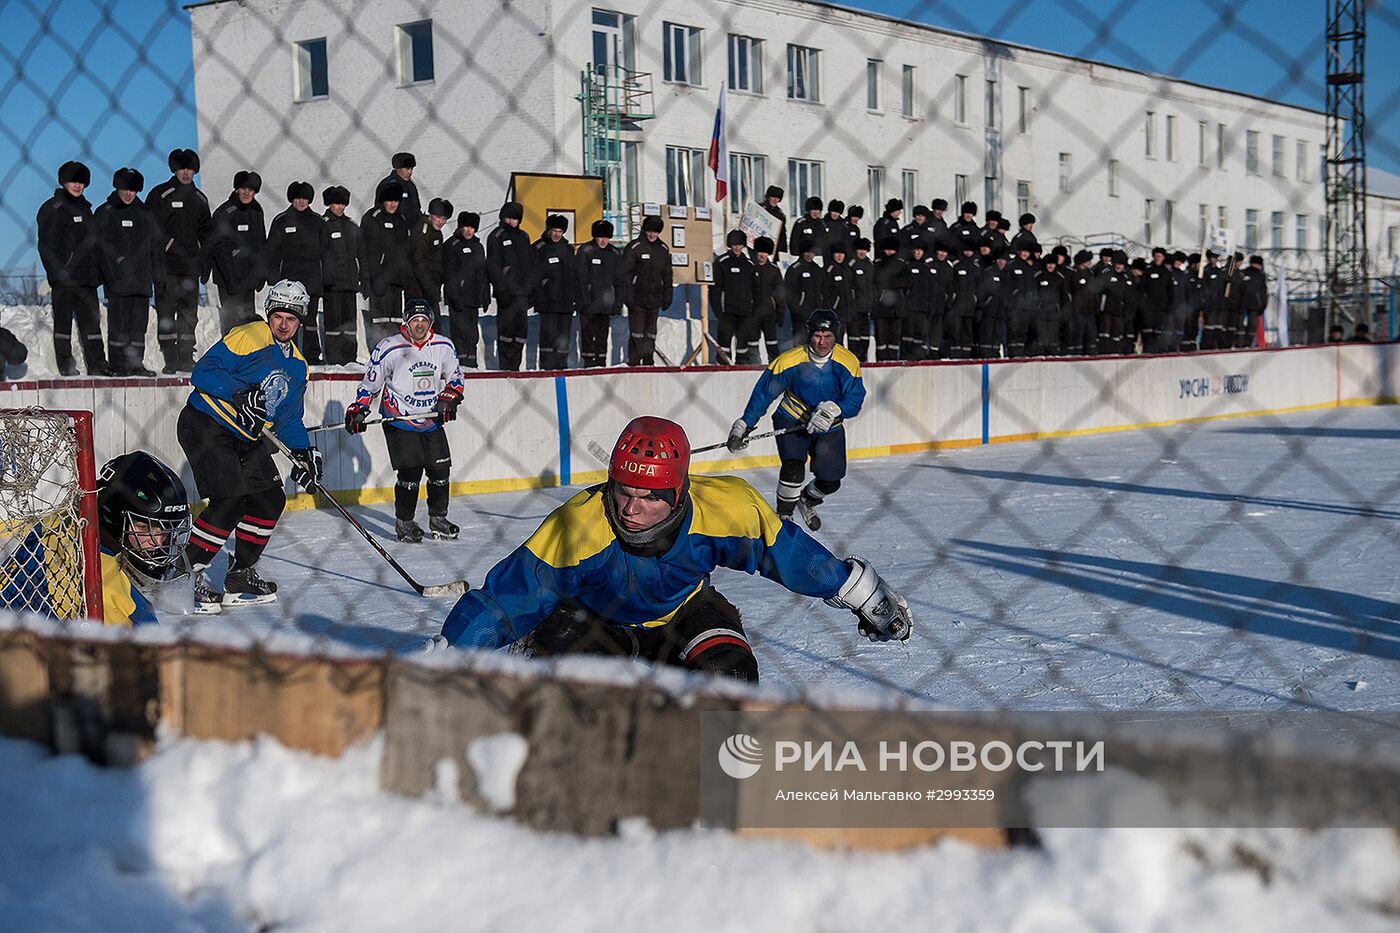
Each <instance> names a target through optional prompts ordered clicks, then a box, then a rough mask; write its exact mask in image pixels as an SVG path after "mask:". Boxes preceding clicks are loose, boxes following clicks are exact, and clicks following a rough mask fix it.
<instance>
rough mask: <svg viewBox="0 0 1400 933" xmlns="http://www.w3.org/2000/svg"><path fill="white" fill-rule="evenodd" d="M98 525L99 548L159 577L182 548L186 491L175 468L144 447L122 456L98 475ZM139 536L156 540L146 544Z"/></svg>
mask: <svg viewBox="0 0 1400 933" xmlns="http://www.w3.org/2000/svg"><path fill="white" fill-rule="evenodd" d="M138 522H139V523H141V524H140V526H139V527H138V526H137V524H136V523H138ZM97 527H98V532H99V535H100V537H101V540H102V545H103V547H105V548H106V549H107V550H109V551H111V552H112V553H114V554H116V555H118V556H119V557H121V558H123V559H124V560H125V561H126V562H127V563H128V564H129V565H130V566H132V567H134V568H135V569H136V570H137V571H139V572H140V573H142V574H144V575H145V576H147V577H150V578H152V579H155V580H159V579H162V578H164V577H165V576H166V575H167V574H168V573H169V572H170V570H171V569H172V568H174V567H175V566H176V564H177V562H178V561H179V559H180V558H181V557H182V556H183V555H184V552H185V543H186V539H187V538H188V537H189V532H190V497H189V493H187V492H186V491H185V484H184V483H183V482H181V481H180V477H179V476H177V475H176V474H175V471H174V470H172V469H170V467H168V466H166V465H165V464H164V463H162V462H161V461H160V460H158V459H156V458H155V457H153V456H151V455H150V454H148V453H146V452H145V451H144V450H134V451H132V452H131V453H129V454H122V455H121V456H120V457H117V458H115V459H113V460H109V461H107V463H106V464H104V465H103V467H102V471H101V472H100V473H99V474H98V476H97ZM142 538H154V539H155V541H154V543H150V544H145V543H142V541H141V539H142Z"/></svg>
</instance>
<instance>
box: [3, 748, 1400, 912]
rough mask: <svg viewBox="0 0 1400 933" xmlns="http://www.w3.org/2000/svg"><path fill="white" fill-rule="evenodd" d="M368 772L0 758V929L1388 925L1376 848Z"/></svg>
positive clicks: (1383, 862) (1399, 908)
mask: <svg viewBox="0 0 1400 933" xmlns="http://www.w3.org/2000/svg"><path fill="white" fill-rule="evenodd" d="M379 754H380V750H379V746H378V744H377V743H372V744H370V745H368V746H366V747H363V748H360V749H357V750H354V751H352V752H350V753H349V754H347V755H346V756H344V757H343V758H342V759H340V760H327V759H322V758H315V757H312V756H309V755H304V754H300V753H295V752H291V751H288V750H286V749H284V748H282V747H281V746H279V745H277V744H276V743H275V742H272V741H271V740H267V739H260V740H257V741H254V742H251V743H239V744H223V743H216V742H196V741H192V740H187V739H185V740H171V741H166V742H164V743H163V744H162V746H161V748H160V749H159V751H158V753H157V754H156V755H154V756H153V757H152V758H151V759H149V760H148V761H146V762H145V763H144V764H142V765H140V766H139V767H137V768H134V769H131V770H115V769H114V770H99V769H95V768H93V767H91V766H90V765H88V764H87V763H86V762H85V761H84V760H82V759H80V758H76V757H62V758H51V757H49V756H48V755H47V754H46V753H45V752H43V751H42V750H41V749H40V748H39V747H38V746H36V745H31V744H28V743H24V742H16V741H10V740H0V826H3V827H4V831H3V832H2V833H0V929H4V930H15V931H20V930H23V931H38V930H63V931H69V933H81V931H102V933H127V931H147V930H162V931H185V930H190V931H193V930H200V931H233V930H258V931H276V933H293V931H321V930H337V931H362V930H363V931H382V930H412V931H415V933H431V931H435V930H454V931H457V930H473V931H474V930H491V931H515V930H573V931H593V930H598V931H632V930H638V931H640V930H656V929H663V928H664V929H666V930H668V931H671V933H685V931H691V930H695V931H705V933H715V931H727V930H736V931H737V930H763V931H765V933H782V931H788V930H792V931H813V930H876V929H888V930H927V929H931V928H932V927H933V926H934V925H935V924H937V926H938V927H939V928H941V929H957V930H960V931H966V933H978V931H996V933H1002V931H1007V930H1022V931H1032V930H1036V931H1039V930H1045V931H1051V930H1054V931H1061V930H1105V931H1107V930H1112V931H1115V933H1132V931H1153V933H1169V931H1191V933H1199V931H1209V930H1222V931H1231V933H1234V931H1239V930H1283V929H1290V930H1309V931H1318V933H1321V931H1328V930H1338V931H1342V930H1345V931H1348V933H1366V931H1371V930H1393V929H1395V924H1396V916H1397V914H1400V842H1398V841H1397V835H1396V834H1395V832H1393V831H1391V830H1348V831H1330V832H1326V833H1321V834H1308V833H1304V832H1301V831H1297V830H1264V831H1249V832H1244V831H1213V832H1205V831H1196V830H1085V829H1080V830H1052V831H1046V832H1045V833H1044V834H1043V840H1042V841H1043V848H1041V849H1035V848H1020V849H1013V850H1010V851H992V852H989V851H983V850H977V849H973V848H969V847H967V846H965V845H963V844H960V843H944V844H940V845H937V846H934V847H930V848H925V849H922V850H917V851H911V852H904V853H869V852H822V851H815V850H811V849H808V848H806V847H804V846H802V845H799V844H796V843H787V842H778V841H768V840H763V841H760V840H754V839H744V838H736V837H734V836H731V835H729V834H728V833H724V832H718V831H706V830H685V831H671V832H663V833H656V832H653V831H651V830H649V829H648V828H646V827H644V826H631V827H629V828H628V831H627V832H624V833H623V834H622V835H621V836H619V837H613V838H597V839H593V838H588V839H586V838H578V837H573V836H567V835H560V834H548V833H537V832H533V831H530V830H527V829H523V828H521V827H519V826H518V825H515V824H512V823H511V822H509V821H507V820H502V819H496V818H492V817H488V816H484V815H480V814H477V813H474V812H472V811H471V810H470V809H468V808H467V807H465V806H462V805H460V804H457V803H455V802H452V801H450V800H446V799H443V798H440V797H430V798H428V799H424V800H408V799H403V798H397V797H392V796H389V795H385V794H382V793H380V792H379V791H377V790H376V784H377V774H378V757H379ZM935 918H937V919H936V920H935Z"/></svg>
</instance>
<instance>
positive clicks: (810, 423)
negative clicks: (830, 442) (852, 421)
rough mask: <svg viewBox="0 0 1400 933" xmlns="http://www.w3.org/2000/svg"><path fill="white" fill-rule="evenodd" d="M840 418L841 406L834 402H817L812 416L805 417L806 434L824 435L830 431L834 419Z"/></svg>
mask: <svg viewBox="0 0 1400 933" xmlns="http://www.w3.org/2000/svg"><path fill="white" fill-rule="evenodd" d="M840 417H841V406H840V405H837V404H836V403H835V402H819V403H818V404H817V407H816V408H813V409H812V414H811V415H809V416H808V417H807V433H808V434H825V433H826V432H827V431H830V430H831V426H832V425H833V424H835V423H836V419H837V418H840Z"/></svg>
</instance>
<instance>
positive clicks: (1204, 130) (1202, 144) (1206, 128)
mask: <svg viewBox="0 0 1400 933" xmlns="http://www.w3.org/2000/svg"><path fill="white" fill-rule="evenodd" d="M1196 131H1197V141H1196V162H1197V164H1199V165H1200V166H1201V168H1207V167H1209V165H1210V163H1209V161H1208V158H1209V141H1210V124H1209V123H1207V122H1206V121H1205V120H1202V121H1201V122H1200V123H1198V124H1196Z"/></svg>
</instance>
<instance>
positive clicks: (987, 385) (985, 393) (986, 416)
mask: <svg viewBox="0 0 1400 933" xmlns="http://www.w3.org/2000/svg"><path fill="white" fill-rule="evenodd" d="M991 404H992V386H991V367H990V366H989V365H987V364H986V363H983V364H982V443H984V444H988V443H991Z"/></svg>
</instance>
